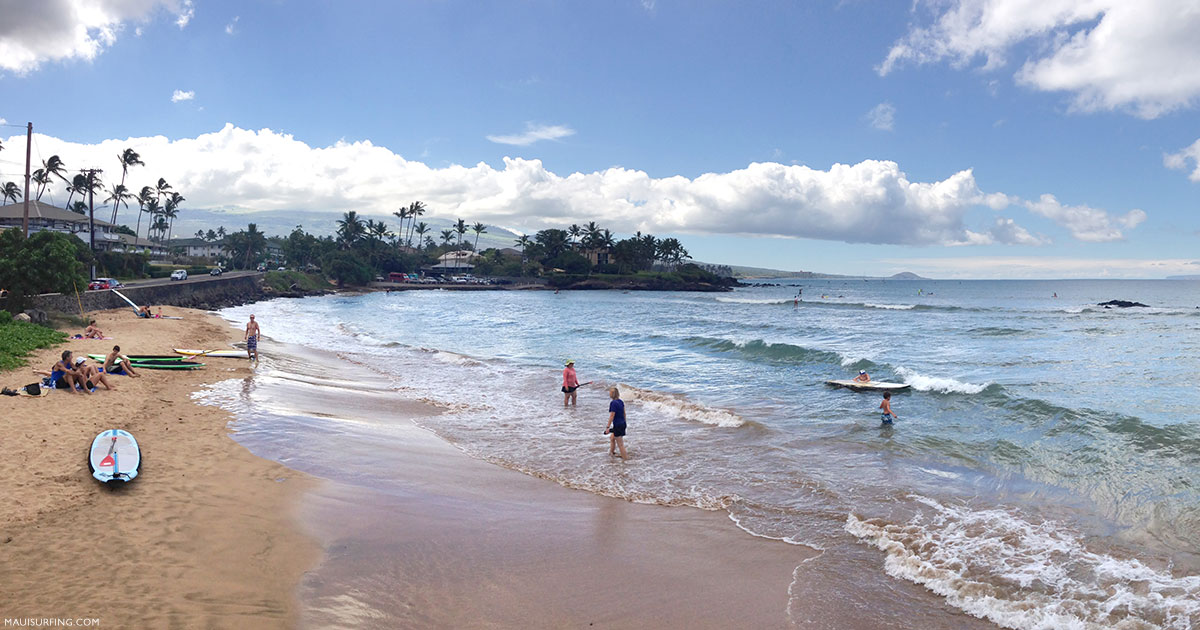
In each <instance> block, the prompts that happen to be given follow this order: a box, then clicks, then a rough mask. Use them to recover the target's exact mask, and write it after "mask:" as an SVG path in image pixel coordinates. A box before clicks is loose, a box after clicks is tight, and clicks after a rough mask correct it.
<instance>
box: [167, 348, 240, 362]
mask: <svg viewBox="0 0 1200 630" xmlns="http://www.w3.org/2000/svg"><path fill="white" fill-rule="evenodd" d="M174 350H175V354H182V355H186V356H194V357H196V358H200V356H199V355H203V356H204V357H218V358H222V359H245V358H247V357H246V351H245V350H188V349H186V348H175V349H174Z"/></svg>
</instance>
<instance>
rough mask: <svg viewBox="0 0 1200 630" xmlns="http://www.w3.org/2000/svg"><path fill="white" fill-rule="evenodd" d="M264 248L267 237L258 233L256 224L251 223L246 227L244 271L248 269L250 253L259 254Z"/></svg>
mask: <svg viewBox="0 0 1200 630" xmlns="http://www.w3.org/2000/svg"><path fill="white" fill-rule="evenodd" d="M266 246H267V237H266V236H264V235H263V233H262V232H259V231H258V224H256V223H251V224H250V225H248V226H246V266H245V267H244V269H249V268H250V255H251V253H252V252H261V251H262V250H263V249H264V248H265V247H266Z"/></svg>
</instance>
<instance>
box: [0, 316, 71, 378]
mask: <svg viewBox="0 0 1200 630" xmlns="http://www.w3.org/2000/svg"><path fill="white" fill-rule="evenodd" d="M66 338H67V335H66V333H62V332H59V331H57V330H54V329H53V328H46V327H44V326H38V325H36V324H29V323H26V322H18V321H12V320H11V319H10V320H8V321H6V322H4V323H3V324H0V370H11V369H14V368H18V367H21V366H22V365H25V364H26V363H27V360H26V357H27V356H28V355H29V353H30V351H32V350H36V349H38V348H49V347H51V346H55V345H58V344H60V343H62V342H63V341H65V340H66Z"/></svg>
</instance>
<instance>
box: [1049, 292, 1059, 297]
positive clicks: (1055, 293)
mask: <svg viewBox="0 0 1200 630" xmlns="http://www.w3.org/2000/svg"><path fill="white" fill-rule="evenodd" d="M1050 297H1053V298H1057V297H1058V291H1055V292H1054V295H1052V296H1050Z"/></svg>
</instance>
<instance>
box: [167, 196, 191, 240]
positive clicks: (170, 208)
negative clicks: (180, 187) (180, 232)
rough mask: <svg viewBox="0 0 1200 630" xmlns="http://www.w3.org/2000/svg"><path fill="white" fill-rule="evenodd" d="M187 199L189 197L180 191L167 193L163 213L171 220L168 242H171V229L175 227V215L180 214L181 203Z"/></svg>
mask: <svg viewBox="0 0 1200 630" xmlns="http://www.w3.org/2000/svg"><path fill="white" fill-rule="evenodd" d="M185 201H187V199H186V198H185V197H184V196H183V195H181V194H179V193H178V192H175V191H171V194H170V195H167V203H165V204H163V215H165V216H166V217H167V218H168V219H170V220H171V226H170V227H169V228H168V231H167V242H168V243H170V242H171V231H172V230H174V229H175V217H177V216H179V205H180V204H182V203H183V202H185Z"/></svg>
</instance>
